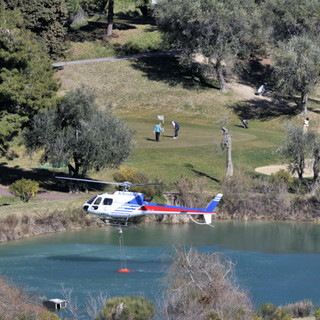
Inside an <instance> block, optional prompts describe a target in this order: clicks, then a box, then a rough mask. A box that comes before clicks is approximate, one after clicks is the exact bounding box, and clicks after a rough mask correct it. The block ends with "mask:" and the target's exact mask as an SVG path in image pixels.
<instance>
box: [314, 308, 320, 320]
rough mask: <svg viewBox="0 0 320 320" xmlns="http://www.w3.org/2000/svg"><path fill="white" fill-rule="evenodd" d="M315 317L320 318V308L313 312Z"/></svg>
mask: <svg viewBox="0 0 320 320" xmlns="http://www.w3.org/2000/svg"><path fill="white" fill-rule="evenodd" d="M313 315H314V317H315V318H316V320H320V308H318V309H317V310H315V311H314V313H313Z"/></svg>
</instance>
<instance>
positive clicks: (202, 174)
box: [185, 163, 221, 183]
mask: <svg viewBox="0 0 320 320" xmlns="http://www.w3.org/2000/svg"><path fill="white" fill-rule="evenodd" d="M185 167H186V168H187V169H189V170H191V171H192V172H193V173H195V174H196V175H197V176H199V177H206V178H208V179H210V180H212V181H215V182H217V183H220V182H221V181H220V180H219V179H216V178H214V177H211V176H209V175H208V174H206V173H205V172H202V171H199V170H196V169H195V168H194V166H193V165H192V164H191V163H187V164H185Z"/></svg>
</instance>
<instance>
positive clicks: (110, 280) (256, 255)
mask: <svg viewBox="0 0 320 320" xmlns="http://www.w3.org/2000/svg"><path fill="white" fill-rule="evenodd" d="M123 235H124V244H125V246H124V249H125V256H126V263H127V267H128V268H129V269H131V270H132V271H133V272H132V273H128V274H120V273H117V270H118V269H120V268H122V267H124V266H125V264H124V261H123V260H122V259H121V250H120V248H119V234H118V230H117V229H116V228H110V227H109V228H100V229H95V230H89V231H88V230H85V231H83V230H82V231H73V232H70V231H69V232H63V233H58V234H51V235H46V236H39V237H34V238H30V239H23V240H19V241H13V242H9V243H7V244H1V245H0V274H1V275H3V276H7V277H9V278H11V279H12V280H13V281H14V282H15V283H16V284H18V285H22V286H24V287H25V288H26V289H27V290H29V291H32V292H35V293H36V294H37V295H40V296H46V297H47V298H62V296H61V292H62V286H64V287H65V288H67V289H72V295H73V296H74V297H76V298H77V300H78V302H79V304H80V305H82V306H83V304H84V301H85V299H86V298H87V297H88V295H92V296H97V295H98V294H99V293H100V292H103V293H106V294H108V295H109V296H110V297H113V296H124V295H133V294H143V295H145V296H146V297H148V298H149V299H151V300H153V301H157V300H159V297H160V296H161V292H162V279H163V277H164V276H165V273H166V268H167V267H168V266H170V261H171V258H170V253H171V248H172V246H173V245H184V246H194V247H197V248H198V249H199V250H200V251H202V252H206V253H212V252H216V251H218V252H223V253H224V254H226V255H227V256H228V257H229V258H230V259H231V260H232V261H233V262H234V263H235V272H236V276H237V279H238V281H239V283H240V285H241V286H242V288H245V289H247V290H248V291H249V293H250V295H251V296H252V299H253V301H254V303H255V304H256V305H259V304H261V303H266V302H272V303H275V304H277V305H281V304H287V303H293V302H296V301H299V300H302V299H311V300H312V301H313V303H314V304H317V303H319V302H320V290H319V283H320V225H318V224H311V223H285V222H277V223H275V222H216V223H215V227H214V228H210V227H207V226H198V225H195V224H191V225H173V226H171V225H170V226H166V225H154V226H145V227H142V228H140V229H124V233H123Z"/></svg>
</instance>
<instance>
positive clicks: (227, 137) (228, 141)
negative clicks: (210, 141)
mask: <svg viewBox="0 0 320 320" xmlns="http://www.w3.org/2000/svg"><path fill="white" fill-rule="evenodd" d="M221 131H222V135H223V140H222V143H221V145H222V149H224V148H226V149H227V172H226V176H227V177H232V176H233V163H232V138H231V133H230V131H229V130H228V129H227V128H226V127H224V126H222V127H221Z"/></svg>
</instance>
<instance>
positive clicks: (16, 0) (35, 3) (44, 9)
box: [4, 0, 68, 58]
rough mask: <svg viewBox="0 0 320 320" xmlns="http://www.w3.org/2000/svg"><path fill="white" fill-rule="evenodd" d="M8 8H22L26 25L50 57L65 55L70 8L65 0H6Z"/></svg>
mask: <svg viewBox="0 0 320 320" xmlns="http://www.w3.org/2000/svg"><path fill="white" fill-rule="evenodd" d="M4 2H5V3H7V8H8V9H14V8H17V9H20V10H21V12H22V16H23V21H24V26H25V28H26V29H28V30H31V31H32V32H33V33H34V34H36V35H37V38H38V41H39V42H40V43H41V47H42V49H43V50H44V51H45V52H47V53H48V54H49V56H50V57H53V58H55V57H60V56H63V55H64V51H65V49H66V43H65V36H66V33H67V29H66V27H65V26H66V23H67V18H68V10H67V7H66V4H65V1H64V0H4Z"/></svg>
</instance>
